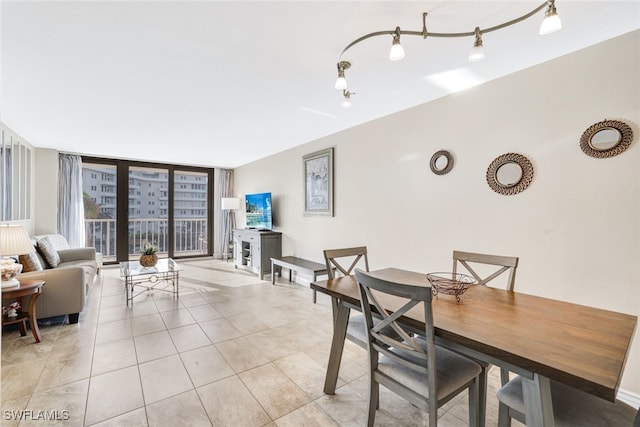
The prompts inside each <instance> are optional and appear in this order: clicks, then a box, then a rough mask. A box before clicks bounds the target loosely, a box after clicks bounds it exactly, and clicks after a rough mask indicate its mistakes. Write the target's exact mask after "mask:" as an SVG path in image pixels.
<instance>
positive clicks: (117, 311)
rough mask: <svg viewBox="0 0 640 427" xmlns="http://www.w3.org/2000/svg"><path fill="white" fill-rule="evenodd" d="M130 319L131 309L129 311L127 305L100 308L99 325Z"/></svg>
mask: <svg viewBox="0 0 640 427" xmlns="http://www.w3.org/2000/svg"><path fill="white" fill-rule="evenodd" d="M129 317H131V309H129V308H128V307H127V306H126V305H125V304H121V305H117V306H115V307H106V308H100V313H99V314H98V323H104V322H113V321H115V320H124V319H128V318H129Z"/></svg>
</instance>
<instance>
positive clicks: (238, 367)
mask: <svg viewBox="0 0 640 427" xmlns="http://www.w3.org/2000/svg"><path fill="white" fill-rule="evenodd" d="M216 348H217V349H218V351H220V353H221V354H222V356H223V357H224V358H225V360H226V361H227V362H228V363H229V365H231V367H232V368H233V370H234V371H236V372H243V371H246V370H248V369H252V368H255V367H256V366H260V365H264V364H265V363H267V362H269V359H268V358H267V357H266V356H265V355H264V354H263V353H262V352H261V351H260V350H258V348H256V347H255V346H254V345H253V343H252V342H251V340H250V339H248V338H246V337H240V338H235V339H232V340H229V341H223V342H220V343H217V344H216Z"/></svg>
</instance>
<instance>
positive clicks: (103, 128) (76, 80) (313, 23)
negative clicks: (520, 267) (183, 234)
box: [0, 0, 640, 168]
mask: <svg viewBox="0 0 640 427" xmlns="http://www.w3.org/2000/svg"><path fill="white" fill-rule="evenodd" d="M541 3H542V0H540V1H536V2H530V1H521V0H512V1H502V2H500V1H451V0H449V1H444V0H441V1H420V2H417V1H413V2H399V1H393V2H391V1H351V2H350V1H313V0H311V1H279V2H275V1H253V2H248V1H226V2H222V1H177V0H176V1H61V2H56V1H38V2H36V1H28V0H16V1H7V0H2V2H1V5H0V14H1V20H2V21H1V22H2V27H1V37H2V38H1V40H0V42H1V60H2V74H1V75H0V79H1V86H0V90H1V91H2V92H1V94H0V95H1V96H0V114H1V116H0V119H1V120H2V122H3V123H5V124H6V125H7V126H9V127H10V128H11V129H13V130H14V131H15V132H16V133H18V134H19V135H20V136H22V137H24V138H25V139H26V140H27V141H29V142H30V143H31V144H33V145H34V146H36V147H44V148H56V149H58V150H60V151H65V152H72V153H81V154H88V155H95V156H103V157H114V158H126V159H136V160H145V161H152V162H170V163H177V164H187V165H197V166H216V167H229V168H233V167H237V166H241V165H244V164H247V163H249V162H252V161H254V160H257V159H260V158H263V157H266V156H269V155H271V154H275V153H278V152H280V151H284V150H287V149H289V148H291V147H295V146H298V145H301V144H304V143H307V142H310V141H313V140H315V139H318V138H321V137H323V136H326V135H330V134H333V133H336V132H339V131H341V130H344V129H347V128H349V127H352V126H355V125H358V124H361V123H365V122H368V121H371V120H374V119H376V118H379V117H382V116H386V115H389V114H392V113H394V112H397V111H400V110H404V109H407V108H410V107H412V106H415V105H419V104H422V103H425V102H429V101H431V100H433V99H436V98H439V97H442V96H445V95H447V94H448V93H450V92H451V91H452V90H451V89H443V88H442V87H439V86H438V85H436V84H435V83H434V82H433V79H431V78H428V76H433V75H437V74H440V73H446V72H453V75H454V76H457V77H455V79H454V81H455V82H458V83H460V82H462V77H461V76H464V75H470V76H472V77H474V78H475V79H476V82H477V83H480V82H484V81H489V80H492V79H496V78H499V77H502V76H504V75H507V74H510V73H513V72H516V71H518V70H522V69H524V68H527V67H531V66H533V65H536V64H539V63H541V62H545V61H548V60H551V59H553V58H556V57H559V56H562V55H565V54H568V53H570V52H573V51H575V50H578V49H582V48H585V47H587V46H590V45H593V44H595V43H598V42H601V41H604V40H607V39H610V38H613V37H615V36H618V35H621V34H624V33H627V32H629V31H632V30H635V29H638V28H640V1H638V0H635V1H575V0H573V1H572V0H556V7H557V9H558V14H559V15H560V16H561V18H562V23H563V29H562V31H560V32H557V33H553V34H550V35H547V36H539V35H538V27H539V25H540V22H541V21H542V18H543V15H544V13H543V12H539V13H538V14H537V15H536V16H534V17H532V18H530V19H528V20H526V21H523V22H521V23H519V24H516V25H514V26H511V27H508V28H506V29H503V30H500V31H497V32H493V33H489V34H485V35H484V37H483V39H484V47H485V51H486V59H485V60H484V61H482V62H474V63H471V62H468V61H467V59H466V57H467V55H468V53H469V50H470V48H471V46H472V44H473V38H471V37H470V38H460V39H451V38H449V39H443V38H428V39H426V40H424V39H422V38H421V37H415V36H414V37H410V36H403V37H402V44H403V46H404V48H405V51H406V57H405V59H404V60H402V61H399V62H393V63H392V62H390V61H389V60H388V59H387V56H388V51H389V48H390V45H391V38H390V37H387V36H385V37H377V38H372V39H368V40H366V41H364V42H362V43H360V44H358V45H356V46H354V47H353V48H351V49H350V50H349V51H348V52H347V53H346V54H345V55H343V57H342V59H345V60H349V61H350V62H351V63H352V67H351V69H350V70H348V71H347V80H348V82H349V89H350V90H351V91H352V92H355V93H356V94H355V95H354V96H353V105H352V107H351V108H348V109H347V108H343V107H341V99H342V96H341V94H340V93H339V92H338V91H337V90H335V89H334V87H333V86H334V82H335V78H336V63H337V62H338V60H339V59H340V56H339V55H340V52H341V51H342V49H343V48H344V47H345V46H346V45H347V44H348V43H349V42H351V41H353V40H354V39H356V38H358V37H360V36H362V35H364V34H367V33H370V32H373V31H379V30H393V29H394V28H395V27H396V26H400V27H401V28H402V29H403V30H416V31H420V30H421V29H422V12H428V13H429V15H428V18H427V27H428V29H429V31H431V32H466V31H473V29H474V28H475V27H476V26H479V27H481V28H486V27H489V26H493V25H496V24H499V23H502V22H504V21H507V20H510V19H512V18H515V17H517V16H520V15H523V14H524V13H526V12H528V11H530V10H532V9H533V8H535V7H536V6H537V5H539V4H541ZM577 71H579V70H577Z"/></svg>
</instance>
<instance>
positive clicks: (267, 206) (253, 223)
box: [244, 193, 273, 230]
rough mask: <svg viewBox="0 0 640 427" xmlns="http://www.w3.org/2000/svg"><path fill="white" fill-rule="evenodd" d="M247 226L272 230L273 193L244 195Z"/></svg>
mask: <svg viewBox="0 0 640 427" xmlns="http://www.w3.org/2000/svg"><path fill="white" fill-rule="evenodd" d="M244 204H245V212H246V217H247V228H257V229H258V230H271V228H272V227H273V223H272V220H273V218H272V216H271V193H259V194H247V195H245V196H244Z"/></svg>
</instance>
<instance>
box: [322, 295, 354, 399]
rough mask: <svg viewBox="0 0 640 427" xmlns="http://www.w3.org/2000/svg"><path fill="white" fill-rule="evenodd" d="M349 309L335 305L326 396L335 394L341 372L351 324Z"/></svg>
mask: <svg viewBox="0 0 640 427" xmlns="http://www.w3.org/2000/svg"><path fill="white" fill-rule="evenodd" d="M349 312H350V310H349V308H348V307H346V306H345V305H343V304H340V303H335V304H333V339H332V340H331V351H330V352H329V363H328V365H327V374H326V377H325V380H324V392H325V394H335V392H336V384H337V382H338V373H339V372H340V361H341V360H342V351H343V350H344V340H345V338H346V336H347V325H348V324H349Z"/></svg>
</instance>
